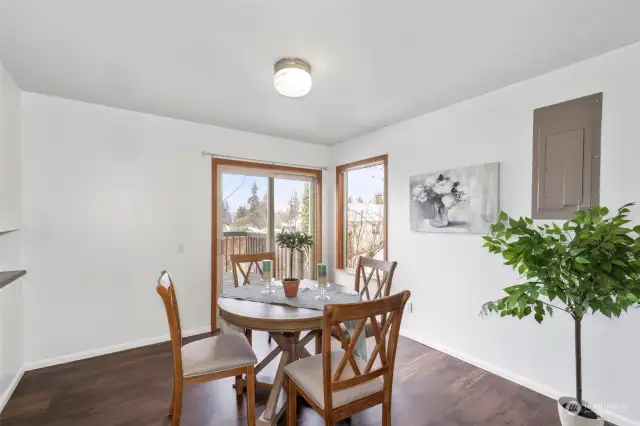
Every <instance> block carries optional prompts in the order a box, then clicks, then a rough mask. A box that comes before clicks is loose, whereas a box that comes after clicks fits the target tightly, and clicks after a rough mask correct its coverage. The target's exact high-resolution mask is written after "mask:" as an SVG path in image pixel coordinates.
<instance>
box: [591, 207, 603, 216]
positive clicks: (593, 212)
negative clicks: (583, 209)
mask: <svg viewBox="0 0 640 426" xmlns="http://www.w3.org/2000/svg"><path fill="white" fill-rule="evenodd" d="M589 214H590V215H591V216H600V206H593V207H591V208H590V209H589Z"/></svg>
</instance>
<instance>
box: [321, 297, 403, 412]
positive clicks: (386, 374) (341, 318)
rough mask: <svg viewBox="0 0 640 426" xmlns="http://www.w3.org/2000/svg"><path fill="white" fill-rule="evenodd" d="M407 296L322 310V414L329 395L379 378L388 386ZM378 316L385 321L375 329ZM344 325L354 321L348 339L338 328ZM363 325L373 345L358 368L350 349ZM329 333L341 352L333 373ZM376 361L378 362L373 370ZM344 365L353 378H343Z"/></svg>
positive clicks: (338, 305)
mask: <svg viewBox="0 0 640 426" xmlns="http://www.w3.org/2000/svg"><path fill="white" fill-rule="evenodd" d="M410 296H411V293H410V292H409V291H408V290H405V291H403V292H400V293H398V294H394V295H393V296H388V297H382V298H378V299H375V300H371V301H366V302H359V303H347V304H336V305H326V306H325V309H324V317H323V323H322V340H323V342H322V368H323V378H324V379H323V380H324V400H325V410H326V411H327V413H329V412H330V411H331V410H332V393H333V392H337V391H341V390H345V389H349V388H352V387H355V386H358V385H361V384H363V383H366V382H368V381H370V380H374V379H377V378H378V377H381V376H383V378H384V386H385V389H386V388H387V386H389V387H390V386H391V382H392V379H393V368H394V365H395V358H396V349H397V347H398V336H399V334H400V322H401V321H402V313H403V312H404V306H405V304H406V303H407V300H409V297H410ZM378 316H387V317H388V318H387V320H386V321H385V322H384V324H382V326H379V325H378V323H377V322H376V317H378ZM345 321H355V324H356V326H355V331H354V332H353V335H352V336H349V338H347V337H346V336H345V335H344V332H343V331H342V327H341V326H340V325H341V323H343V322H345ZM367 321H370V323H371V327H372V329H373V335H374V337H375V340H376V345H375V346H374V348H373V351H372V352H371V354H370V355H369V360H368V361H367V363H366V365H365V366H364V368H361V367H360V366H359V365H358V362H357V361H356V356H355V355H354V349H355V347H356V345H357V342H358V338H359V337H360V334H362V333H364V329H365V325H366V323H367ZM332 330H335V331H337V333H338V336H339V339H340V341H341V343H342V347H343V348H345V350H344V355H343V356H342V359H341V360H340V364H338V368H337V369H336V371H331V352H332V349H331V334H332ZM376 359H378V360H379V362H378V363H377V364H376V366H375V367H374V363H376ZM347 364H349V365H350V367H351V369H352V370H353V372H354V374H355V375H354V376H353V377H351V378H344V377H343V375H344V370H345V368H346V366H347ZM361 365H362V363H361Z"/></svg>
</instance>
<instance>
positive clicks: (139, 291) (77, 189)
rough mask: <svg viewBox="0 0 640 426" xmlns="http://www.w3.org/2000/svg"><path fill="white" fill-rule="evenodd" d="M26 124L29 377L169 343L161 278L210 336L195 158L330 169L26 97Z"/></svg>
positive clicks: (317, 150)
mask: <svg viewBox="0 0 640 426" xmlns="http://www.w3.org/2000/svg"><path fill="white" fill-rule="evenodd" d="M23 123H24V124H23V186H24V193H23V201H24V202H23V216H24V217H23V222H24V243H23V244H24V256H25V263H26V266H27V269H28V271H29V273H28V275H27V285H26V287H25V301H26V308H25V309H26V312H25V327H26V342H25V351H26V358H27V363H28V367H29V368H33V367H37V366H42V365H47V364H50V363H56V362H61V361H65V360H69V359H74V358H77V357H79V356H84V355H89V354H96V353H100V352H102V351H103V350H105V349H104V348H107V349H106V350H109V348H111V349H114V347H115V348H122V347H127V346H128V345H129V344H130V343H131V342H137V341H143V342H149V341H150V340H148V339H152V338H155V337H157V336H165V335H167V334H168V329H167V324H166V317H165V313H164V311H163V308H162V304H161V301H160V299H159V297H158V296H157V294H156V293H155V280H156V278H157V276H158V274H159V272H160V271H161V270H162V269H164V268H166V269H168V270H170V271H171V272H172V273H173V275H174V279H175V281H176V285H177V291H178V298H179V302H180V306H181V315H182V321H183V328H184V329H185V330H198V331H205V330H208V326H209V318H210V314H209V312H210V278H209V277H210V259H211V258H210V245H211V242H210V239H211V235H210V232H211V231H210V229H211V160H210V158H209V157H203V156H202V155H201V152H202V151H203V150H206V151H210V152H215V153H219V154H226V155H235V156H242V157H250V158H255V159H258V160H270V161H280V162H290V163H297V164H303V165H315V166H326V165H327V163H328V161H329V158H328V152H329V150H328V148H326V147H324V146H317V145H310V144H305V143H300V142H294V141H289V140H284V139H278V138H273V137H267V136H261V135H256V134H251V133H244V132H239V131H235V130H228V129H222V128H217V127H212V126H206V125H201V124H195V123H190V122H185V121H179V120H173V119H167V118H160V117H156V116H152V115H147V114H140V113H136V112H131V111H125V110H118V109H113V108H107V107H103V106H98V105H92V104H87V103H82V102H76V101H70V100H65V99H59V98H54V97H48V96H44V95H38V94H32V93H24V94H23ZM325 216H330V215H329V214H328V213H327V214H325ZM325 229H327V225H326V224H325ZM325 235H326V234H325ZM181 247H182V248H183V249H184V250H181V249H180V248H181ZM325 247H326V244H325ZM181 251H182V252H181ZM79 353H80V354H79Z"/></svg>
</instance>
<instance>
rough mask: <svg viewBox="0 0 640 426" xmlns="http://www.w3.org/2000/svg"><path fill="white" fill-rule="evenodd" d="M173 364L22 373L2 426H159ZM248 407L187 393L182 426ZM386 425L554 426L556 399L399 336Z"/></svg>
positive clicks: (366, 420)
mask: <svg viewBox="0 0 640 426" xmlns="http://www.w3.org/2000/svg"><path fill="white" fill-rule="evenodd" d="M253 341H254V347H255V349H256V352H257V353H258V355H259V358H260V356H261V355H264V354H266V353H267V351H268V344H267V336H266V334H264V333H254V338H253ZM171 363H172V360H171V347H170V345H169V344H168V343H162V344H158V345H153V346H148V347H144V348H139V349H133V350H130V351H126V352H120V353H116V354H111V355H106V356H102V357H98V358H92V359H88V360H83V361H77V362H74V363H69V364H64V365H60V366H55V367H50V368H45V369H41V370H36V371H31V372H28V373H27V374H25V376H24V378H23V379H22V381H21V382H20V384H19V385H18V388H17V389H16V391H15V392H14V394H13V396H12V398H11V400H10V401H9V403H8V404H7V406H6V408H5V410H4V411H3V412H2V416H1V418H0V424H2V426H45V425H47V426H48V425H50V426H61V425H82V426H102V425H105V426H106V425H123V426H124V425H132V426H134V425H135V426H166V425H168V424H169V420H168V418H167V413H168V409H169V398H170V396H171V389H172V386H173V384H172V377H171V374H172V373H171V372H172V370H171V365H172V364H171ZM266 397H267V393H266V391H265V390H264V389H263V390H258V393H257V395H256V400H257V404H258V407H257V412H258V413H260V412H262V409H263V407H264V404H265V403H266ZM245 403H246V399H237V398H236V396H235V392H234V390H233V389H232V379H226V380H219V381H216V382H209V383H206V384H202V385H195V386H189V387H186V388H185V393H184V403H183V415H182V423H181V424H182V425H183V426H202V425H207V426H214V425H224V426H235V425H246V424H247V423H246V410H245ZM298 419H299V422H298V424H300V425H305V426H316V425H317V426H319V425H321V424H322V422H321V419H320V418H319V417H318V416H317V415H316V413H315V412H314V411H313V410H312V409H311V408H308V407H303V408H301V409H300V411H299V415H298ZM282 420H283V421H284V419H282ZM283 421H281V423H280V424H284V422H283ZM393 423H394V424H395V425H402V426H457V425H459V426H467V425H468V426H471V425H473V426H479V425H487V426H489V425H490V426H499V425H533V426H554V425H559V421H558V415H557V411H556V403H555V401H553V400H551V399H549V398H547V397H545V396H542V395H540V394H537V393H535V392H533V391H530V390H528V389H526V388H523V387H521V386H519V385H517V384H515V383H512V382H509V381H507V380H504V379H501V378H500V377H497V376H494V375H493V374H490V373H488V372H486V371H483V370H480V369H478V368H476V367H474V366H472V365H470V364H466V363H464V362H462V361H459V360H457V359H455V358H452V357H449V356H447V355H445V354H443V353H441V352H438V351H436V350H434V349H431V348H429V347H426V346H423V345H421V344H419V343H416V342H413V341H411V340H409V339H406V338H401V341H400V345H399V348H398V355H397V360H396V374H395V378H394V386H393ZM341 424H346V423H341ZM351 424H352V425H353V426H359V425H379V424H380V408H379V407H376V408H374V409H371V410H368V411H365V412H363V413H361V414H359V415H357V416H355V417H353V418H352V420H351Z"/></svg>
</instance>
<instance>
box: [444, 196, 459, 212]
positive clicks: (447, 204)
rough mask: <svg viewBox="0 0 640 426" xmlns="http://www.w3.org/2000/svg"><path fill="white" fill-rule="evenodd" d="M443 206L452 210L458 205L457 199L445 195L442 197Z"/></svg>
mask: <svg viewBox="0 0 640 426" xmlns="http://www.w3.org/2000/svg"><path fill="white" fill-rule="evenodd" d="M442 204H443V205H444V206H445V207H446V208H448V209H450V208H451V207H453V206H454V205H455V204H456V199H455V197H454V196H453V195H445V196H443V197H442Z"/></svg>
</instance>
